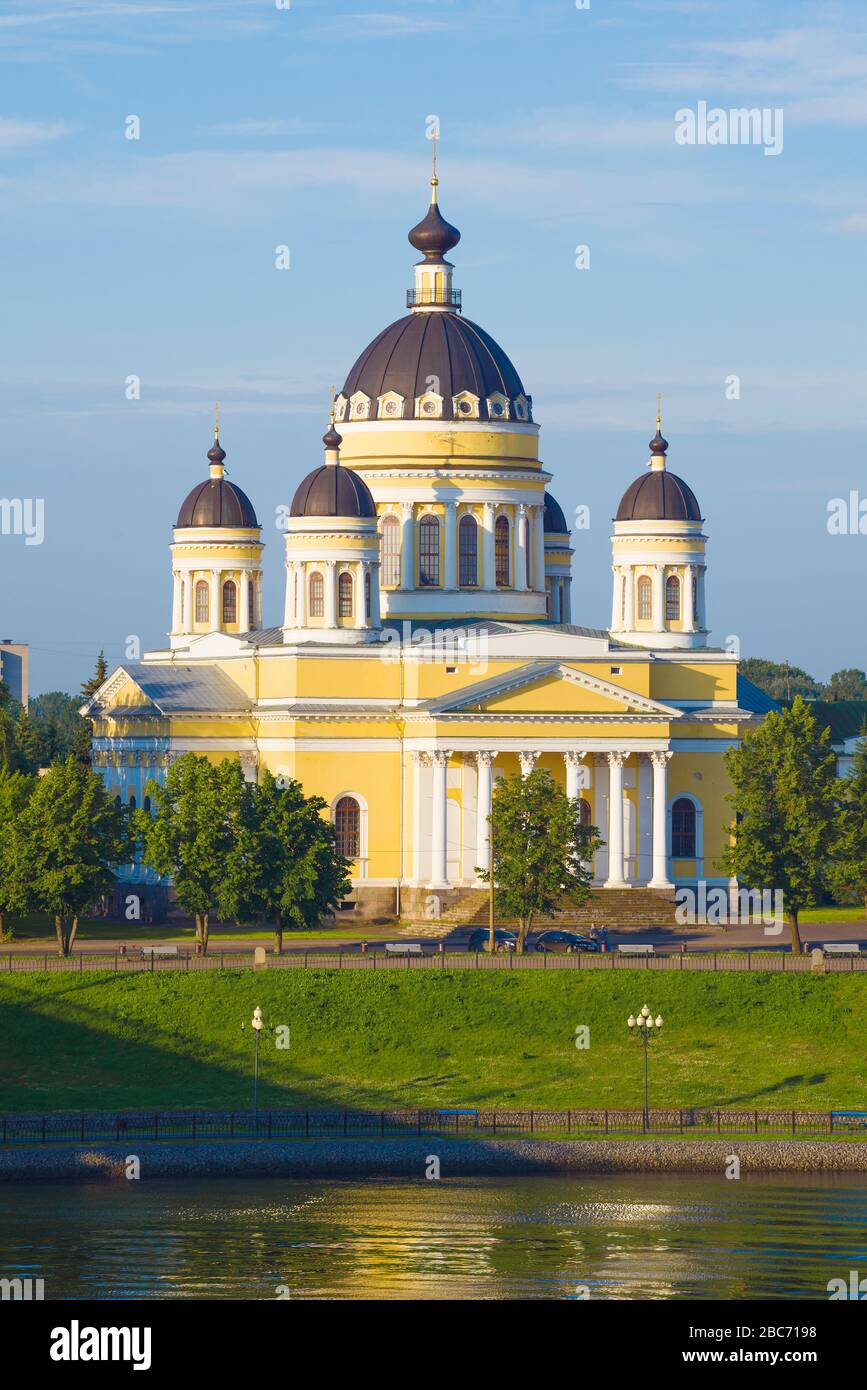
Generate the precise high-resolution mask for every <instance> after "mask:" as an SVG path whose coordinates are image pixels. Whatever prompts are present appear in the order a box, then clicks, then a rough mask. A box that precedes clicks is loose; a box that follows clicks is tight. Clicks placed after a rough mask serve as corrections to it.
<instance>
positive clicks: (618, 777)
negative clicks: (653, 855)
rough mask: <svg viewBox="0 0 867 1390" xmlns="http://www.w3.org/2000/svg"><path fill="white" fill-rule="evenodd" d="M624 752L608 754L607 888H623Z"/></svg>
mask: <svg viewBox="0 0 867 1390" xmlns="http://www.w3.org/2000/svg"><path fill="white" fill-rule="evenodd" d="M623 758H624V754H623V753H609V754H608V877H607V879H606V880H605V887H606V888H623V887H625V881H624V878H623Z"/></svg>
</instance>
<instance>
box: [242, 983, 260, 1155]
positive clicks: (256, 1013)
mask: <svg viewBox="0 0 867 1390" xmlns="http://www.w3.org/2000/svg"><path fill="white" fill-rule="evenodd" d="M250 1027H251V1028H252V1029H253V1036H254V1037H255V1039H256V1053H255V1061H254V1062H253V1130H254V1133H256V1134H258V1133H259V1035H260V1033H261V1032H262V1029H263V1028H264V1027H265V1021H264V1019H263V1018H262V1010H261V1009H260V1008H259V1005H258V1004H257V1005H256V1007H255V1009H254V1010H253V1017H252V1018H251V1020H250ZM244 1028H245V1025H244V1024H243V1023H242V1024H241V1032H242V1033H243V1032H244Z"/></svg>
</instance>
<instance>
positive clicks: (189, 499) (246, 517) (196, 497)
mask: <svg viewBox="0 0 867 1390" xmlns="http://www.w3.org/2000/svg"><path fill="white" fill-rule="evenodd" d="M258 525H259V523H258V521H257V520H256V513H255V511H254V509H253V503H252V502H251V501H250V499H249V497H248V496H247V494H246V493H244V492H242V491H241V489H240V488H239V487H236V486H235V484H234V483H230V482H229V481H228V479H227V478H206V479H205V481H204V482H203V483H199V484H198V486H197V487H194V488H193V490H192V492H190V493H188V494H187V496H186V497H185V498H184V500H183V502H182V503H181V509H180V511H179V512H178V519H177V521H176V522H175V526H180V527H183V526H249V527H258Z"/></svg>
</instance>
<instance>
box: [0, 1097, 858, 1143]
mask: <svg viewBox="0 0 867 1390" xmlns="http://www.w3.org/2000/svg"><path fill="white" fill-rule="evenodd" d="M421 1134H424V1135H431V1134H437V1135H443V1136H449V1135H457V1136H461V1135H463V1136H464V1137H472V1136H489V1137H492V1138H493V1137H496V1136H498V1135H499V1136H501V1137H508V1136H509V1135H537V1136H538V1135H546V1134H548V1135H566V1136H571V1137H572V1138H576V1139H578V1138H590V1139H604V1138H606V1137H616V1136H630V1135H636V1134H658V1135H662V1134H666V1135H679V1134H682V1135H684V1137H686V1138H692V1139H695V1138H713V1137H714V1136H715V1135H722V1134H725V1135H732V1134H737V1135H742V1136H749V1135H759V1136H770V1135H780V1136H785V1137H789V1138H791V1137H792V1136H795V1137H798V1136H801V1137H807V1136H809V1135H813V1136H824V1135H833V1134H848V1135H863V1136H864V1137H865V1138H867V1112H857V1111H851V1112H846V1111H833V1110H715V1109H707V1108H705V1107H696V1106H693V1107H690V1106H686V1107H681V1108H679V1109H674V1108H669V1109H653V1110H649V1111H648V1113H647V1117H646V1118H645V1115H644V1113H643V1111H641V1110H639V1109H612V1110H599V1109H594V1110H475V1109H472V1108H467V1107H464V1108H454V1109H392V1110H340V1109H334V1110H283V1109H279V1110H278V1109H275V1110H260V1111H258V1113H254V1112H253V1111H252V1110H147V1111H140V1110H136V1111H91V1112H87V1111H77V1112H75V1113H67V1114H58V1113H56V1112H55V1113H51V1114H26V1115H25V1114H19V1115H4V1116H3V1117H2V1118H0V1143H3V1144H34V1143H37V1144H49V1143H77V1144H92V1143H106V1142H109V1141H113V1142H115V1143H121V1142H122V1143H129V1142H131V1141H134V1140H151V1141H156V1142H159V1141H165V1140H200V1139H202V1140H208V1139H312V1138H326V1137H330V1138H355V1137H361V1136H378V1137H380V1138H386V1137H391V1138H394V1137H404V1138H406V1137H409V1136H411V1135H421Z"/></svg>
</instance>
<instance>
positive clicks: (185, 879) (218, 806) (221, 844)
mask: <svg viewBox="0 0 867 1390" xmlns="http://www.w3.org/2000/svg"><path fill="white" fill-rule="evenodd" d="M147 791H148V795H149V796H150V798H151V804H152V810H153V813H152V814H149V813H148V812H146V811H143V810H142V811H137V812H136V813H135V815H134V824H135V828H136V832H137V835H138V837H139V839H140V842H141V853H142V858H143V860H144V862H145V863H146V864H147V865H149V867H150V868H152V869H154V870H155V871H156V872H157V873H158V874H163V875H166V876H169V877H170V878H171V879H172V882H173V884H174V887H175V892H176V893H177V898H178V902H179V903H180V905H181V907H182V908H183V909H184V911H185V912H188V913H189V914H190V916H191V917H193V918H194V920H195V924H196V950H197V952H198V953H199V954H200V955H205V954H207V950H208V931H209V923H210V917H211V913H212V912H215V911H217V912H220V913H221V915H223V916H232V915H233V911H234V910H238V911H242V910H243V908H244V906H245V900H244V893H243V883H242V879H241V877H240V875H241V874H242V873H243V869H244V865H245V864H246V862H247V858H248V856H249V854H250V852H251V849H250V845H249V843H248V844H247V846H246V850H245V852H239V850H238V846H237V841H238V836H239V834H240V833H241V829H242V818H243V815H244V814H245V800H244V778H243V774H242V772H241V766H240V763H239V762H238V761H237V760H234V761H230V760H229V759H224V760H223V762H221V763H220V764H219V765H218V766H217V765H215V764H214V763H211V762H209V761H208V759H207V758H203V757H198V756H197V755H196V754H195V753H185V754H184V755H183V757H180V758H178V759H177V760H176V761H175V762H173V763H172V764H171V766H170V767H169V769H168V771H167V773H166V777H165V781H164V782H162V783H160V782H148V785H147Z"/></svg>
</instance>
